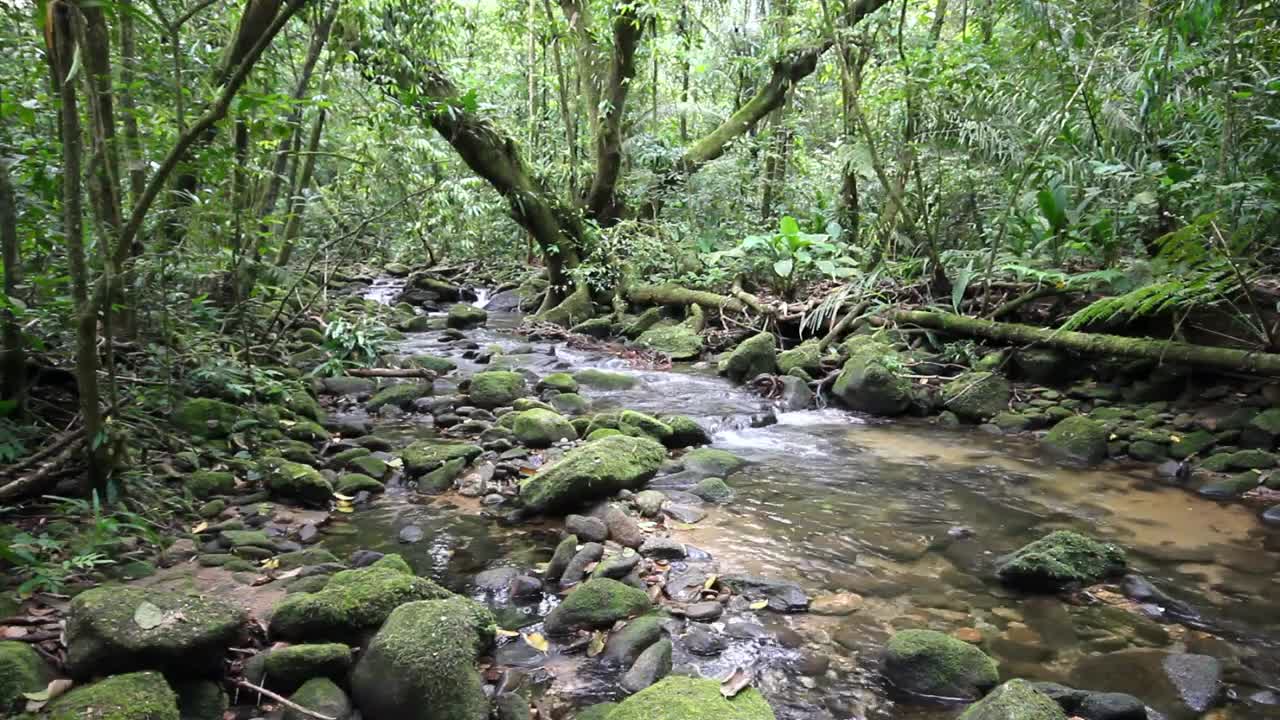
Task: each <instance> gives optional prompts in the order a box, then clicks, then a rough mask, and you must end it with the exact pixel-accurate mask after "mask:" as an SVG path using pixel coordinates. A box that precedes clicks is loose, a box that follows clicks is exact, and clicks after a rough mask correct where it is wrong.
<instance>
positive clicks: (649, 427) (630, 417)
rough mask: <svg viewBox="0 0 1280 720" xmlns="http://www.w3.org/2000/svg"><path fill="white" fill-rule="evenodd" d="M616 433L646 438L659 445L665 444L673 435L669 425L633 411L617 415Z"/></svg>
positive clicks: (625, 411)
mask: <svg viewBox="0 0 1280 720" xmlns="http://www.w3.org/2000/svg"><path fill="white" fill-rule="evenodd" d="M618 431H619V432H621V433H622V434H623V435H630V436H632V437H648V438H653V439H654V440H657V441H658V442H660V443H664V444H665V443H667V442H668V441H669V440H670V439H671V437H672V436H673V435H674V434H675V431H674V430H672V429H671V426H670V425H667V424H666V423H664V422H662V421H661V420H659V419H658V418H656V417H653V416H652V415H646V414H644V413H641V412H636V411H635V410H623V411H622V413H621V414H620V415H618Z"/></svg>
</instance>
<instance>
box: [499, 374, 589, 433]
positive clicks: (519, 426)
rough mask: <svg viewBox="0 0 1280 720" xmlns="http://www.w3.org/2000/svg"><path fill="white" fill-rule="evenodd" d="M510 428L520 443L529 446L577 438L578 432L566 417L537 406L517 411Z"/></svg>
mask: <svg viewBox="0 0 1280 720" xmlns="http://www.w3.org/2000/svg"><path fill="white" fill-rule="evenodd" d="M571 379H572V378H571ZM511 430H512V432H514V433H515V434H516V439H517V440H519V441H520V442H521V444H523V445H526V446H528V447H531V448H546V447H551V446H552V445H554V444H556V443H557V442H560V441H561V440H577V439H578V432H577V431H576V430H574V429H573V425H572V424H570V422H569V420H568V419H567V418H565V417H564V416H563V415H560V414H559V413H555V412H552V411H550V410H542V409H538V408H535V409H533V410H525V411H524V412H522V413H517V414H516V418H515V420H514V422H513V424H512V425H511Z"/></svg>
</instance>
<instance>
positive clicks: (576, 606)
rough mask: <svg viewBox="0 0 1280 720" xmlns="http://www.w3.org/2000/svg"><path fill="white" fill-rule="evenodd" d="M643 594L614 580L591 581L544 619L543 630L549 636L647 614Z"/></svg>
mask: <svg viewBox="0 0 1280 720" xmlns="http://www.w3.org/2000/svg"><path fill="white" fill-rule="evenodd" d="M649 607H650V604H649V596H648V595H647V594H645V592H644V591H643V590H638V589H636V588H633V587H631V586H630V585H624V584H622V583H620V582H618V581H617V580H610V579H608V578H595V579H592V580H588V581H587V582H585V583H583V584H581V585H579V586H578V587H577V589H575V590H573V591H572V592H570V593H569V594H568V596H566V597H565V598H564V600H563V601H561V603H560V604H559V605H557V606H556V607H555V609H554V610H552V611H551V613H550V614H549V615H547V618H546V620H545V621H544V626H545V627H546V629H547V632H549V633H552V634H557V635H560V634H564V633H567V632H570V631H573V630H578V629H592V628H603V627H609V626H610V625H613V624H614V623H615V622H617V621H619V620H622V619H625V618H628V617H632V616H634V615H640V614H642V613H644V612H647V611H648V610H649Z"/></svg>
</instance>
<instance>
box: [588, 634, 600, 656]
mask: <svg viewBox="0 0 1280 720" xmlns="http://www.w3.org/2000/svg"><path fill="white" fill-rule="evenodd" d="M602 652H604V633H603V632H601V631H599V630H597V631H595V632H594V633H592V635H591V643H590V644H589V645H587V657H595V656H597V655H599V654H600V653H602Z"/></svg>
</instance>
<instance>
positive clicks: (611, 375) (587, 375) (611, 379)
mask: <svg viewBox="0 0 1280 720" xmlns="http://www.w3.org/2000/svg"><path fill="white" fill-rule="evenodd" d="M573 379H574V380H577V381H578V384H580V385H586V386H587V387H590V388H596V389H599V390H627V389H629V388H633V387H635V386H636V385H637V384H639V382H640V381H639V380H637V379H636V378H635V377H632V376H631V375H626V374H623V373H616V372H609V371H608V370H597V369H595V368H587V369H585V370H579V371H578V372H576V373H574V374H573Z"/></svg>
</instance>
